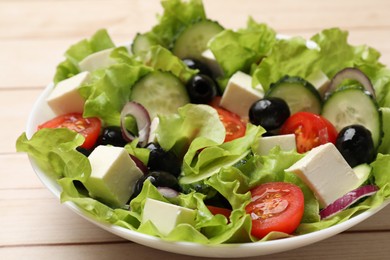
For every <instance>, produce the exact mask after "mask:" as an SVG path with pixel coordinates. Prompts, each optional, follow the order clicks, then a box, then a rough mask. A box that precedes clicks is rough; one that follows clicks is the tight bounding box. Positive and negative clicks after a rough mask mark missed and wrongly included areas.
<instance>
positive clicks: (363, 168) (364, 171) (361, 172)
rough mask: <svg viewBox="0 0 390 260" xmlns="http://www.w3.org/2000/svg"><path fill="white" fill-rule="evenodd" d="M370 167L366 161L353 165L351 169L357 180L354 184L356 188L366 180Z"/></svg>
mask: <svg viewBox="0 0 390 260" xmlns="http://www.w3.org/2000/svg"><path fill="white" fill-rule="evenodd" d="M371 170H372V167H371V166H370V165H368V164H367V163H363V164H360V165H357V166H355V167H353V171H354V172H355V174H356V177H358V179H359V182H358V184H357V185H356V188H358V187H359V186H361V185H362V184H364V183H365V182H367V181H368V178H369V177H370V174H371Z"/></svg>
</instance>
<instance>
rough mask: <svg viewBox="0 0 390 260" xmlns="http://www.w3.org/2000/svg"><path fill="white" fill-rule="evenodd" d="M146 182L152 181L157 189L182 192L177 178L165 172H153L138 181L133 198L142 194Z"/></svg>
mask: <svg viewBox="0 0 390 260" xmlns="http://www.w3.org/2000/svg"><path fill="white" fill-rule="evenodd" d="M146 180H150V182H151V183H152V184H153V186H155V187H167V188H171V189H173V190H175V191H178V192H181V188H180V185H179V182H178V180H177V178H176V177H175V176H173V175H172V174H170V173H168V172H164V171H153V172H150V173H149V174H147V175H144V176H143V177H141V178H140V179H138V180H137V182H136V183H135V186H134V192H133V195H132V198H135V197H136V196H138V194H140V193H141V191H142V187H143V185H144V182H145V181H146Z"/></svg>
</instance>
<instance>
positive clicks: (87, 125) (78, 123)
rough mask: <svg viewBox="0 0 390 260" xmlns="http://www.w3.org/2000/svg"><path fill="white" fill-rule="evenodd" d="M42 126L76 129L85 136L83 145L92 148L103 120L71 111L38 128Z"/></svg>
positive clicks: (41, 126)
mask: <svg viewBox="0 0 390 260" xmlns="http://www.w3.org/2000/svg"><path fill="white" fill-rule="evenodd" d="M42 128H68V129H70V130H72V131H75V132H77V133H79V134H81V135H83V136H84V138H85V141H84V143H83V144H82V145H81V146H82V147H83V148H85V149H90V148H92V147H93V146H94V145H95V143H96V140H97V139H98V137H99V134H100V129H101V122H100V120H99V119H98V118H96V117H90V118H83V116H82V114H80V113H69V114H65V115H60V116H57V117H55V118H53V119H51V120H49V121H47V122H45V123H43V124H41V125H39V126H38V129H42Z"/></svg>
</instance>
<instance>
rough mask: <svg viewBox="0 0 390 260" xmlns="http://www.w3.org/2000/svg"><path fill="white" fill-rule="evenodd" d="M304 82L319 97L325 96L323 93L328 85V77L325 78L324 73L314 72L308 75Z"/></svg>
mask: <svg viewBox="0 0 390 260" xmlns="http://www.w3.org/2000/svg"><path fill="white" fill-rule="evenodd" d="M306 80H307V81H308V82H310V83H311V84H312V85H313V86H314V87H315V88H316V89H317V90H318V93H320V95H321V97H323V96H324V95H325V91H326V89H327V88H328V85H329V83H330V79H329V78H328V76H326V74H325V73H323V72H322V71H321V70H318V71H315V72H314V73H312V74H310V75H309V76H308V77H307V79H306Z"/></svg>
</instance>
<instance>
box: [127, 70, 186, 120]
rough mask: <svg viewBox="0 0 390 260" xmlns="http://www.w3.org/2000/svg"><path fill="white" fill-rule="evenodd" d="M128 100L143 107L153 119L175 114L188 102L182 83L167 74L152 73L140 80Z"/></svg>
mask: <svg viewBox="0 0 390 260" xmlns="http://www.w3.org/2000/svg"><path fill="white" fill-rule="evenodd" d="M130 100H132V101H135V102H138V103H140V104H141V105H143V106H144V107H145V108H146V110H147V111H148V112H149V115H150V118H151V119H153V118H154V117H156V116H157V114H160V115H168V114H173V113H176V112H177V109H178V108H179V107H181V106H184V105H185V104H187V103H189V102H190V99H189V97H188V94H187V90H186V88H185V86H184V85H183V83H182V82H181V81H180V80H179V79H178V78H177V77H175V76H174V75H173V74H171V73H169V72H161V71H154V72H151V73H149V74H148V75H146V76H145V77H143V78H142V79H140V80H139V81H138V82H137V83H136V84H135V85H134V86H133V89H132V91H131V95H130Z"/></svg>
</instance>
